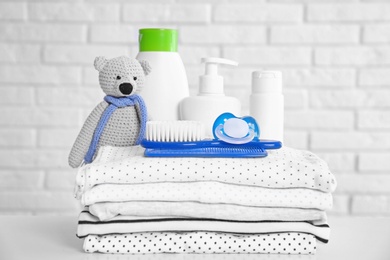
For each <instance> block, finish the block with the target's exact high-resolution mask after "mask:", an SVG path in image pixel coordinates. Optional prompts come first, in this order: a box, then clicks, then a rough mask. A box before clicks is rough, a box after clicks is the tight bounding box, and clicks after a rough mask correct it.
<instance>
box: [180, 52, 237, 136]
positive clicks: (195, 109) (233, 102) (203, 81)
mask: <svg viewBox="0 0 390 260" xmlns="http://www.w3.org/2000/svg"><path fill="white" fill-rule="evenodd" d="M201 62H202V63H205V64H206V71H205V75H202V76H200V77H199V94H198V95H197V96H195V97H188V98H186V99H184V100H183V101H182V102H181V104H180V119H182V120H194V121H201V122H203V123H204V125H205V131H206V132H205V133H206V137H208V138H212V137H213V129H212V127H213V123H214V120H215V119H216V118H217V117H218V116H219V115H220V114H222V113H224V112H231V113H233V114H236V115H239V114H241V103H240V101H239V100H238V99H237V98H234V97H228V96H225V94H224V91H223V77H222V76H220V75H218V66H219V65H229V66H237V65H238V63H237V62H235V61H232V60H227V59H222V58H202V59H201Z"/></svg>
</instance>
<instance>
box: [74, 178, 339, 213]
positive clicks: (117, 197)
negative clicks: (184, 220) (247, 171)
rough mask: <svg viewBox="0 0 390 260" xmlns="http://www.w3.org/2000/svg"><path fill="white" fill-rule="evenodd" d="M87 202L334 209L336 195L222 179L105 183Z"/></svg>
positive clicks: (85, 198) (88, 194)
mask: <svg viewBox="0 0 390 260" xmlns="http://www.w3.org/2000/svg"><path fill="white" fill-rule="evenodd" d="M81 201H82V203H83V204H84V205H92V204H94V203H98V202H106V201H110V202H121V201H176V202H179V201H194V202H201V203H227V204H235V205H243V206H256V207H297V208H315V209H322V210H324V209H330V208H331V207H332V195H331V194H330V193H324V192H320V191H316V190H309V189H302V188H295V189H267V188H262V187H254V186H242V185H232V184H225V183H218V182H191V183H187V182H184V183H149V184H129V185H123V184H121V185H118V184H105V185H97V186H95V187H93V188H92V189H90V190H88V191H87V192H86V193H84V195H83V197H82V200H81Z"/></svg>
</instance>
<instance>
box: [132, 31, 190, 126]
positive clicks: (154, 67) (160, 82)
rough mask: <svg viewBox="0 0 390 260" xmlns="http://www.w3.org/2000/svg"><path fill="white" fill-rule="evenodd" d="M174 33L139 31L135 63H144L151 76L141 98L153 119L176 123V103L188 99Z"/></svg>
mask: <svg viewBox="0 0 390 260" xmlns="http://www.w3.org/2000/svg"><path fill="white" fill-rule="evenodd" d="M177 38H178V36H177V30H174V29H152V28H151V29H140V30H139V53H138V55H137V59H138V60H146V61H148V62H149V64H150V67H151V73H150V74H149V75H148V76H147V77H146V78H145V85H144V87H143V89H142V90H141V93H140V95H141V96H142V97H143V99H144V100H145V103H146V106H147V109H148V114H149V117H150V119H152V120H178V119H179V103H180V101H181V100H182V99H183V98H186V97H188V96H189V88H188V80H187V74H186V71H185V68H184V64H183V61H182V60H181V58H180V55H179V54H178V52H177Z"/></svg>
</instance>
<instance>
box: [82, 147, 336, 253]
mask: <svg viewBox="0 0 390 260" xmlns="http://www.w3.org/2000/svg"><path fill="white" fill-rule="evenodd" d="M143 153H144V148H142V147H140V146H133V147H109V146H107V147H102V148H101V149H100V150H99V152H98V154H97V156H96V158H95V160H94V161H93V162H92V163H91V164H88V165H84V166H83V167H82V168H80V169H79V172H78V175H77V181H76V196H77V197H78V198H79V199H80V200H81V202H82V204H83V205H84V206H85V209H84V210H83V211H82V213H81V214H80V217H79V224H78V231H77V235H78V236H79V237H82V238H85V240H84V250H85V251H86V252H101V253H125V254H144V253H275V254H314V253H315V251H316V242H317V241H321V242H324V243H326V242H328V239H329V233H330V228H329V226H328V224H327V222H326V213H325V210H327V209H330V208H331V207H332V195H331V192H332V191H334V189H335V187H336V181H335V178H334V176H333V175H332V173H330V171H329V168H328V166H327V164H326V163H325V162H324V161H322V160H321V159H320V158H318V157H317V156H316V155H314V154H313V153H311V152H308V151H300V150H295V149H291V148H287V147H283V148H281V149H279V150H272V151H269V152H268V156H267V157H265V158H184V157H183V158H148V157H145V156H144V155H143Z"/></svg>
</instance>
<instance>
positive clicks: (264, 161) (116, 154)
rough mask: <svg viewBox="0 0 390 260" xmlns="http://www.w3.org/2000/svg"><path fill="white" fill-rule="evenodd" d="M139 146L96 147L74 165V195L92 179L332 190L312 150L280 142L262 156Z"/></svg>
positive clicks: (324, 168)
mask: <svg viewBox="0 0 390 260" xmlns="http://www.w3.org/2000/svg"><path fill="white" fill-rule="evenodd" d="M143 152H144V149H143V148H142V147H140V146H133V147H109V146H108V147H102V148H101V149H100V150H99V153H98V155H97V157H96V159H95V161H94V162H93V163H92V164H88V165H85V166H83V167H82V168H80V169H79V172H78V174H77V177H76V184H77V187H76V188H77V190H76V197H78V198H80V195H81V194H82V193H83V192H84V191H86V190H88V189H91V188H92V187H93V186H95V185H97V184H103V183H117V184H132V183H133V184H134V183H151V182H152V183H155V182H193V181H218V182H222V183H231V184H239V185H252V186H258V187H266V188H308V189H313V190H319V191H323V192H332V191H334V189H335V188H336V180H335V178H334V176H333V174H332V173H331V172H330V171H329V168H328V166H327V164H326V163H325V162H324V161H323V160H321V159H320V158H318V157H317V156H316V155H314V154H313V153H310V152H308V151H300V150H295V149H291V148H287V147H284V148H282V149H279V150H273V151H272V150H271V151H270V152H269V155H268V156H267V157H265V158H147V157H144V156H143Z"/></svg>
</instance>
